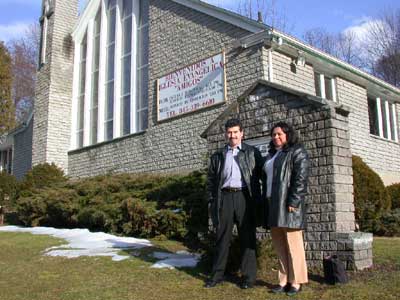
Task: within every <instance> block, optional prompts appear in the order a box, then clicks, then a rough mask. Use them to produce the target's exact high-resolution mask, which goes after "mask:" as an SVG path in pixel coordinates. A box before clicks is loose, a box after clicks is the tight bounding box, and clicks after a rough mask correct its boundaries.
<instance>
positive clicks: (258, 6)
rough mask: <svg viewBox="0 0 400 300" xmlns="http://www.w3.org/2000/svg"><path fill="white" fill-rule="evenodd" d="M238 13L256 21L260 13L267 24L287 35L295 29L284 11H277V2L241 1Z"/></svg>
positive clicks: (263, 0)
mask: <svg viewBox="0 0 400 300" xmlns="http://www.w3.org/2000/svg"><path fill="white" fill-rule="evenodd" d="M236 11H237V12H238V13H239V14H241V15H243V16H246V17H248V18H250V19H254V20H257V19H258V13H259V12H260V13H261V17H262V21H263V22H264V23H265V24H267V25H269V26H271V27H274V28H277V29H279V30H280V31H283V32H287V33H290V31H291V30H292V29H293V25H291V24H290V22H289V21H288V18H287V16H286V14H285V13H284V10H278V9H277V0H239V1H238V5H237V9H236Z"/></svg>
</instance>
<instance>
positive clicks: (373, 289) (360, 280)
mask: <svg viewBox="0 0 400 300" xmlns="http://www.w3.org/2000/svg"><path fill="white" fill-rule="evenodd" d="M63 243H65V242H64V241H61V240H57V239H54V238H51V237H48V236H40V235H31V234H28V233H3V232H1V233H0V300H12V299H18V300H28V299H29V300H35V299H40V300H47V299H57V300H61V299H63V300H64V299H65V300H67V299H71V300H79V299H107V300H109V299H116V300H121V299H135V300H141V299H143V300H144V299H146V300H151V299H156V300H164V299H185V300H197V299H199V300H200V299H207V300H208V299H210V300H211V299H218V300H221V299H241V300H242V299H245V300H253V299H254V300H256V299H290V298H289V297H287V296H285V295H283V296H282V295H278V296H276V295H272V294H269V293H268V291H267V288H268V287H270V286H271V285H272V284H274V283H275V282H276V272H275V271H273V270H264V271H263V272H261V271H260V272H259V278H258V281H257V285H256V287H255V288H254V289H250V290H241V289H240V288H238V287H237V286H236V285H235V284H234V283H232V282H225V283H223V284H222V285H220V286H217V287H215V288H213V289H205V288H203V282H204V279H205V278H206V275H205V274H204V272H203V270H202V269H201V268H200V267H199V268H196V269H180V270H168V269H152V268H149V266H150V265H151V263H152V262H151V260H150V259H148V258H146V256H145V253H142V255H140V256H132V257H131V258H129V259H127V260H124V261H120V262H115V261H112V260H111V258H109V257H81V258H75V259H67V258H61V257H48V256H43V255H42V252H43V250H44V249H46V248H48V247H51V246H55V245H60V244H63ZM154 243H155V244H156V245H157V248H159V249H164V250H171V251H175V250H177V249H180V248H182V246H181V245H179V244H178V243H175V242H171V241H165V242H161V241H154ZM146 251H148V250H146ZM374 259H375V260H374V263H375V265H374V268H373V269H371V270H366V271H362V272H358V273H351V274H350V277H351V281H350V283H349V284H346V285H343V286H328V285H326V284H324V283H321V280H320V279H321V277H320V274H310V278H311V281H310V283H309V284H308V285H307V286H306V287H305V288H304V290H303V292H302V293H300V294H299V295H298V296H296V297H295V299H319V300H323V299H335V300H336V299H380V300H387V299H400V238H375V239H374ZM292 299H293V298H292Z"/></svg>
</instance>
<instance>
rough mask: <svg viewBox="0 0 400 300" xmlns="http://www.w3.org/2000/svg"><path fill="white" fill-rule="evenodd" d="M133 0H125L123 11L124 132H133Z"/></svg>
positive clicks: (122, 95)
mask: <svg viewBox="0 0 400 300" xmlns="http://www.w3.org/2000/svg"><path fill="white" fill-rule="evenodd" d="M131 58H132V1H131V0H124V2H123V13H122V55H121V69H122V73H121V76H122V79H121V103H122V105H121V108H122V113H121V116H122V134H123V135H125V134H129V133H131V75H132V74H131V69H132V65H131V64H132V60H131Z"/></svg>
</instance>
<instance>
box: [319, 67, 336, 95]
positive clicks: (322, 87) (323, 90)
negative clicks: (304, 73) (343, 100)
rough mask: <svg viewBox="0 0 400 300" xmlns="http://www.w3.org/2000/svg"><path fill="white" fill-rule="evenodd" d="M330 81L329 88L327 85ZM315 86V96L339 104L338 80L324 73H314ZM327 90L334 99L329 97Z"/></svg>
mask: <svg viewBox="0 0 400 300" xmlns="http://www.w3.org/2000/svg"><path fill="white" fill-rule="evenodd" d="M327 80H328V81H329V84H330V85H329V87H327V85H326V81H327ZM314 86H315V95H316V96H318V97H321V98H323V99H327V100H331V101H333V102H338V99H337V87H336V78H335V77H334V76H329V75H326V74H324V73H322V72H318V71H314ZM327 89H329V90H330V93H331V94H332V97H330V98H328V97H327Z"/></svg>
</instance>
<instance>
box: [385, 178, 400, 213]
mask: <svg viewBox="0 0 400 300" xmlns="http://www.w3.org/2000/svg"><path fill="white" fill-rule="evenodd" d="M386 190H387V192H388V193H389V196H390V199H391V201H392V209H396V208H400V183H395V184H392V185H389V186H387V187H386Z"/></svg>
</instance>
